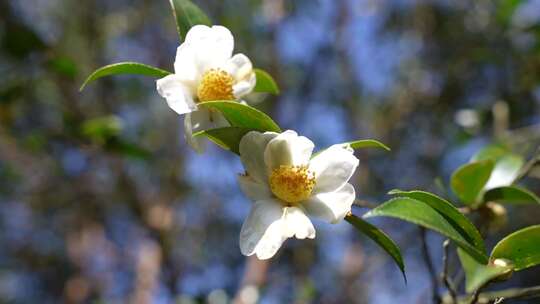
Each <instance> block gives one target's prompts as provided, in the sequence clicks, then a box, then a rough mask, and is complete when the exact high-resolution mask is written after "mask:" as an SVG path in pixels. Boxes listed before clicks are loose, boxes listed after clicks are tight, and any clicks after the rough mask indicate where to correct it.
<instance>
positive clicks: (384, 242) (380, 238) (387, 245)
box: [345, 214, 407, 282]
mask: <svg viewBox="0 0 540 304" xmlns="http://www.w3.org/2000/svg"><path fill="white" fill-rule="evenodd" d="M345 220H346V221H347V222H349V224H351V225H353V226H354V227H355V228H356V229H358V230H360V231H361V232H362V233H364V234H365V235H366V236H367V237H369V238H370V239H372V240H373V241H374V242H375V243H377V244H378V245H379V246H380V247H381V248H382V249H383V250H384V251H386V253H388V254H389V255H390V256H391V257H392V259H394V262H396V264H397V266H398V267H399V269H400V270H401V273H402V274H403V279H404V280H405V282H407V277H406V275H405V264H404V263H403V257H402V256H401V250H400V249H399V247H398V246H397V245H396V243H394V241H392V239H391V238H390V237H389V236H388V235H386V233H384V232H383V231H382V230H380V229H379V228H377V227H375V226H373V225H371V224H370V223H368V222H366V221H364V220H363V219H361V218H359V217H357V216H355V215H352V214H351V215H348V216H346V217H345Z"/></svg>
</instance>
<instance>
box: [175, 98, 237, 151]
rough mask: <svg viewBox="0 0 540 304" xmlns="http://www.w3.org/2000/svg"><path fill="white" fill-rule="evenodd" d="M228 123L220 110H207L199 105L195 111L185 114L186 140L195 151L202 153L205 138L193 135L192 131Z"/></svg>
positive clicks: (224, 125)
mask: <svg viewBox="0 0 540 304" xmlns="http://www.w3.org/2000/svg"><path fill="white" fill-rule="evenodd" d="M228 125H229V123H228V122H227V120H226V119H225V117H223V115H222V114H221V113H220V112H217V111H209V110H208V109H207V108H204V107H201V108H199V109H198V110H197V111H194V112H191V113H188V114H186V117H185V119H184V132H185V136H186V140H187V142H188V143H189V144H190V145H191V146H192V147H193V149H194V150H195V151H197V152H198V153H202V152H204V148H205V143H206V141H207V140H206V138H204V137H193V133H196V132H199V131H202V130H208V129H214V128H220V127H226V126H228Z"/></svg>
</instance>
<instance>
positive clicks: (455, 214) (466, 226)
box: [389, 190, 486, 252]
mask: <svg viewBox="0 0 540 304" xmlns="http://www.w3.org/2000/svg"><path fill="white" fill-rule="evenodd" d="M389 194H392V195H397V196H402V197H408V198H412V199H415V200H419V201H421V202H423V203H425V204H427V205H429V206H430V207H431V208H433V209H435V210H436V211H437V212H439V213H440V214H441V215H442V216H443V217H444V218H445V219H446V220H447V221H448V223H450V224H451V225H452V227H453V228H454V229H455V230H456V231H458V232H459V233H460V234H461V236H463V238H465V239H466V240H467V241H468V242H469V243H471V244H472V245H474V246H475V247H476V248H477V249H478V250H480V251H482V252H483V251H485V250H486V249H485V245H484V240H483V239H482V236H481V235H480V232H479V231H478V229H476V227H475V226H474V225H473V224H472V223H471V221H469V219H468V218H467V217H465V216H464V215H463V214H462V213H461V212H459V210H458V209H456V207H454V206H453V205H452V204H451V203H450V202H448V201H446V200H444V199H442V198H440V197H438V196H437V195H435V194H432V193H429V192H425V191H419V190H414V191H401V190H392V191H390V192H389Z"/></svg>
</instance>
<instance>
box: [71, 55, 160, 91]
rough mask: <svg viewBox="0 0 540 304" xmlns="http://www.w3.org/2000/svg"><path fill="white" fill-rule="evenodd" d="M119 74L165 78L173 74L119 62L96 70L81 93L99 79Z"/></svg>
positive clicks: (134, 63)
mask: <svg viewBox="0 0 540 304" xmlns="http://www.w3.org/2000/svg"><path fill="white" fill-rule="evenodd" d="M118 74H134V75H145V76H153V77H160V78H161V77H165V76H167V75H169V74H171V73H170V72H168V71H165V70H162V69H158V68H156V67H153V66H149V65H146V64H142V63H137V62H119V63H115V64H110V65H106V66H104V67H101V68H99V69H97V70H95V71H94V72H93V73H92V74H90V76H88V78H86V80H85V81H84V83H83V84H82V86H81V88H80V89H79V91H82V90H84V88H85V87H86V85H87V84H89V83H90V82H92V81H94V80H96V79H99V78H101V77H105V76H109V75H118Z"/></svg>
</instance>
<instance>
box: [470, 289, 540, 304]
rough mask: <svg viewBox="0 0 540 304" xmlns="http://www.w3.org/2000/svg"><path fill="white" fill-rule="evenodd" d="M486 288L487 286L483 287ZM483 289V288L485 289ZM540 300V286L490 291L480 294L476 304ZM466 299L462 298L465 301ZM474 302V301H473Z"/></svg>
mask: <svg viewBox="0 0 540 304" xmlns="http://www.w3.org/2000/svg"><path fill="white" fill-rule="evenodd" d="M483 287H485V285H484V286H483ZM483 287H481V288H483ZM533 298H540V286H532V287H526V288H510V289H505V290H499V291H488V292H482V293H478V296H477V298H476V300H475V301H476V302H475V303H481V304H487V303H490V302H492V301H495V302H496V301H499V303H502V302H501V301H505V300H510V299H533ZM465 299H466V298H461V300H465ZM473 300H474V299H473ZM469 303H473V302H469Z"/></svg>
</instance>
